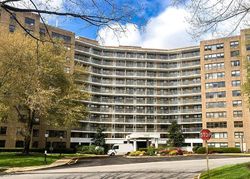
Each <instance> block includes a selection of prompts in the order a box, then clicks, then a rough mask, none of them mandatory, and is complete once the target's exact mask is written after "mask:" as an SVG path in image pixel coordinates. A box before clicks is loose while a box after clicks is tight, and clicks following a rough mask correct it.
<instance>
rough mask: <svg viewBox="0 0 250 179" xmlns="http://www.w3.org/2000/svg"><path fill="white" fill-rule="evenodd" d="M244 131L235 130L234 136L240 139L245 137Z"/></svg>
mask: <svg viewBox="0 0 250 179" xmlns="http://www.w3.org/2000/svg"><path fill="white" fill-rule="evenodd" d="M243 135H244V133H243V132H234V138H235V139H240V138H241V137H243Z"/></svg>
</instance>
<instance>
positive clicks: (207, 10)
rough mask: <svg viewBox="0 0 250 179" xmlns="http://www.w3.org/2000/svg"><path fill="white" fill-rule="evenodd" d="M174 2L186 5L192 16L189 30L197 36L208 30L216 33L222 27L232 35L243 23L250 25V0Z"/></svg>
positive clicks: (174, 3)
mask: <svg viewBox="0 0 250 179" xmlns="http://www.w3.org/2000/svg"><path fill="white" fill-rule="evenodd" d="M172 2H173V5H175V6H178V5H179V6H184V7H185V8H186V9H187V11H188V12H189V13H190V17H187V21H188V22H189V23H190V25H191V29H189V32H190V33H191V35H192V36H193V37H195V38H196V37H200V36H202V35H203V34H204V33H207V32H211V33H216V32H218V30H219V29H220V28H221V27H222V29H223V30H224V31H225V29H227V30H226V33H227V35H231V34H232V33H233V32H234V31H235V30H237V29H238V28H240V27H242V25H243V26H244V27H247V26H250V1H249V0H190V1H185V0H172ZM223 26H224V28H223ZM225 26H226V27H225ZM223 35H224V34H223Z"/></svg>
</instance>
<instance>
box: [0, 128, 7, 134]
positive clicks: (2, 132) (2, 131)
mask: <svg viewBox="0 0 250 179" xmlns="http://www.w3.org/2000/svg"><path fill="white" fill-rule="evenodd" d="M6 132H7V127H5V126H4V127H0V135H6Z"/></svg>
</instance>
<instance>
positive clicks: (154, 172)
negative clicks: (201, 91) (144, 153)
mask: <svg viewBox="0 0 250 179" xmlns="http://www.w3.org/2000/svg"><path fill="white" fill-rule="evenodd" d="M249 161H250V158H249V157H241V158H235V157H234V158H221V159H211V160H210V167H211V168H215V167H219V166H222V165H226V164H236V163H243V162H249ZM205 169H206V161H205V160H183V161H164V162H149V163H136V164H123V165H103V166H91V167H75V168H73V167H70V168H58V169H49V170H41V171H33V172H25V173H19V174H13V175H4V176H0V179H33V178H34V179H83V178H84V179H85V178H86V179H123V178H126V179H128V178H131V179H134V178H135V179H137V178H141V179H155V178H157V179H158V178H159V179H160V178H161V179H163V178H167V179H171V178H179V179H186V178H193V177H194V176H195V175H197V174H198V173H200V172H201V171H202V170H205Z"/></svg>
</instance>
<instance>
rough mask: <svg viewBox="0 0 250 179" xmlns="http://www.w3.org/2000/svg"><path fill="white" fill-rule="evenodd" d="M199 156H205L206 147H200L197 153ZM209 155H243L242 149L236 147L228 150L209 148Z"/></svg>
mask: <svg viewBox="0 0 250 179" xmlns="http://www.w3.org/2000/svg"><path fill="white" fill-rule="evenodd" d="M195 153H197V154H205V153H206V148H205V147H199V148H198V149H197V150H196V152H195ZM208 153H209V154H212V153H241V150H240V148H236V147H228V148H214V147H211V148H208Z"/></svg>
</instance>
